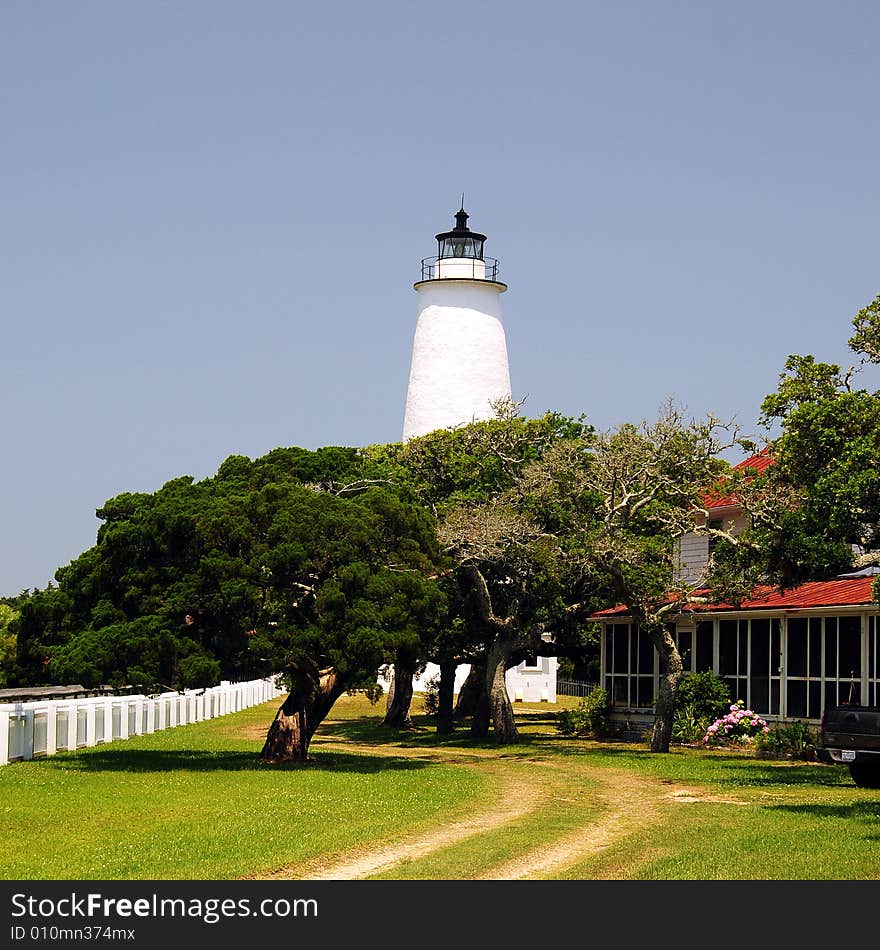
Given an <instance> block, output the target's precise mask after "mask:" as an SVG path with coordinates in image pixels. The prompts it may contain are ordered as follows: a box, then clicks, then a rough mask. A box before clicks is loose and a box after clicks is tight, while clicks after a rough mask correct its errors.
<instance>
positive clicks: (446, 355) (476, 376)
mask: <svg viewBox="0 0 880 950" xmlns="http://www.w3.org/2000/svg"><path fill="white" fill-rule="evenodd" d="M468 217H469V215H468V213H467V212H466V211H465V210H464V201H463V200H462V206H461V209H460V210H459V211H458V212H457V213H456V215H455V227H454V228H453V229H452V230H451V231H443V232H442V233H440V234H438V235H436V240H437V256H436V257H426V258H424V259H423V260H422V278H421V280H418V281H416V283H415V284H413V287H414V288H415V290H416V291H417V292H418V295H419V318H418V323H417V324H416V333H415V339H414V341H413V351H412V363H411V366H410V373H409V387H408V389H407V394H406V413H405V416H404V421H403V438H404V441H405V440H406V439H411V438H412V437H413V436H419V435H425V433H427V432H433V431H434V430H435V429H446V428H449V427H450V426H456V425H461V424H464V423H468V422H474V421H478V420H480V419H490V418H492V416H493V415H494V412H493V409H492V404H493V403H494V402H496V401H497V400H499V399H505V398H506V399H509V398H510V370H509V368H508V365H507V341H506V339H505V336H504V326H503V325H502V323H501V294H503V293H504V291H505V290H507V284H503V283H501V281H499V280H498V261H497V260H495V259H494V258H491V257H485V256H484V255H483V248H484V246H485V243H486V235H485V234H478V233H477V232H476V231H472V230H471V229H470V228H469V227H468V225H467V221H468Z"/></svg>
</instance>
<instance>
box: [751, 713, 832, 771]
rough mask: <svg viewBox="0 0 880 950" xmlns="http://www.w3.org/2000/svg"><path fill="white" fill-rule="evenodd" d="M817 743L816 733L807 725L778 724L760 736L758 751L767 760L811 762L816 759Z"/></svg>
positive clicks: (798, 721)
mask: <svg viewBox="0 0 880 950" xmlns="http://www.w3.org/2000/svg"><path fill="white" fill-rule="evenodd" d="M817 741H818V737H817V735H816V733H815V731H814V730H813V729H811V728H810V726H808V725H807V723H805V722H801V721H800V720H795V721H794V722H788V723H785V724H777V725H775V726H774V727H773V728H772V729H771V730H770V731H769V732H765V733H762V734H761V735H759V736H758V741H757V750H758V754H759V755H763V756H765V757H767V758H773V759H804V760H806V761H808V762H809V761H812V760H813V759H815V758H816V742H817Z"/></svg>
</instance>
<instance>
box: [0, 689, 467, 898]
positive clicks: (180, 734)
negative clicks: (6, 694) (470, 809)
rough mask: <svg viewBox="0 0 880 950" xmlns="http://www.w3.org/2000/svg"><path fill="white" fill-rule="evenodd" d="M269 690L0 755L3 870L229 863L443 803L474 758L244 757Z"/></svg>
mask: <svg viewBox="0 0 880 950" xmlns="http://www.w3.org/2000/svg"><path fill="white" fill-rule="evenodd" d="M276 705H277V704H276V703H272V704H268V705H265V706H258V707H254V708H252V709H249V710H246V711H243V712H240V713H235V714H232V715H230V716H227V717H224V718H222V719H215V720H212V721H210V722H204V723H198V724H195V725H191V726H181V727H179V728H176V729H168V730H166V731H164V732H161V733H155V734H154V735H151V736H142V737H136V738H131V739H128V740H126V741H121V742H115V743H112V744H108V745H106V746H97V747H96V748H94V749H82V750H80V751H79V752H77V753H72V754H67V753H60V754H59V755H57V756H53V757H51V758H47V759H43V760H35V761H33V762H24V763H17V764H13V765H9V766H6V767H4V768H0V819H2V820H0V875H2V877H3V878H4V879H27V880H33V879H53V878H73V879H88V878H92V879H94V878H98V879H125V878H140V879H143V878H150V879H171V878H193V879H209V880H216V879H222V878H236V877H243V876H246V875H249V874H251V873H252V872H255V871H260V870H269V869H272V868H275V867H279V866H281V865H285V864H291V863H296V862H300V861H304V860H308V859H309V858H313V857H314V856H316V855H319V854H322V853H324V852H328V851H330V852H332V851H337V850H339V849H341V848H352V847H356V846H359V845H363V844H364V843H366V842H369V841H371V840H374V839H376V838H380V837H382V836H383V835H385V834H387V832H388V829H389V828H393V829H406V828H413V827H418V826H420V825H423V824H425V823H427V822H430V821H432V820H436V819H437V817H438V815H440V814H441V813H443V814H454V813H455V811H456V809H457V808H459V807H460V806H461V805H462V804H463V803H465V802H469V801H473V800H474V799H476V798H478V797H479V795H480V793H481V790H482V788H483V785H484V780H483V777H482V776H481V775H480V774H479V773H478V772H475V771H469V770H466V769H462V768H456V767H451V766H445V765H431V766H430V767H425V765H424V764H423V763H421V762H417V761H413V760H411V759H403V758H399V757H396V756H394V755H393V754H392V755H361V754H353V753H348V752H344V751H338V752H337V751H316V755H315V762H314V764H311V765H308V766H306V767H280V768H279V767H266V766H262V765H260V764H259V763H258V762H257V754H258V753H259V750H260V747H261V745H262V739H261V737H260V733H262V734H263V735H265V730H266V728H267V727H268V724H269V722H270V721H271V720H272V717H273V716H274V713H275V707H276Z"/></svg>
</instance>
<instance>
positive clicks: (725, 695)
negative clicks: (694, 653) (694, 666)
mask: <svg viewBox="0 0 880 950" xmlns="http://www.w3.org/2000/svg"><path fill="white" fill-rule="evenodd" d="M732 702H733V697H732V696H731V695H730V687H729V686H728V685H727V683H726V682H725V681H724V680H723V679H721V677H720V676H716V675H715V674H714V673H713V672H712V671H711V670H706V671H705V672H704V673H685V675H684V676H682V678H681V679H680V680H679V682H678V688H677V689H676V691H675V703H676V708H679V707H680V708H681V709H689V711H690V712H689V714H690V715H691V716H693V717H694V718H696V719H705V720H708V722H712V721H713V720H715V719H720V718H721V717H722V716H724V715H725V714H726V713H727V711H728V709H729V708H730V704H731V703H732ZM704 731H705V730H704Z"/></svg>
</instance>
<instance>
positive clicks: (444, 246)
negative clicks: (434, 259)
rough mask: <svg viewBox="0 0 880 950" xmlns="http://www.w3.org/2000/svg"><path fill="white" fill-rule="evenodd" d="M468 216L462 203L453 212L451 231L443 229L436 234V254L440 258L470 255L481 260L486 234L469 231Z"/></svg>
mask: <svg viewBox="0 0 880 950" xmlns="http://www.w3.org/2000/svg"><path fill="white" fill-rule="evenodd" d="M468 217H469V215H468V213H467V211H465V210H464V205H462V207H461V209H460V210H459V211H457V212H456V214H455V227H454V228H453V229H452V230H451V231H444V232H443V233H442V234H438V235H437V236H436V237H437V256H438V257H439V258H440V259H441V260H442V259H443V258H444V257H470V258H473V259H475V260H478V261H481V260H483V244H484V243H485V241H486V235H485V234H477V232H476V231H471V229H470V228H469V227H468V226H467V219H468Z"/></svg>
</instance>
